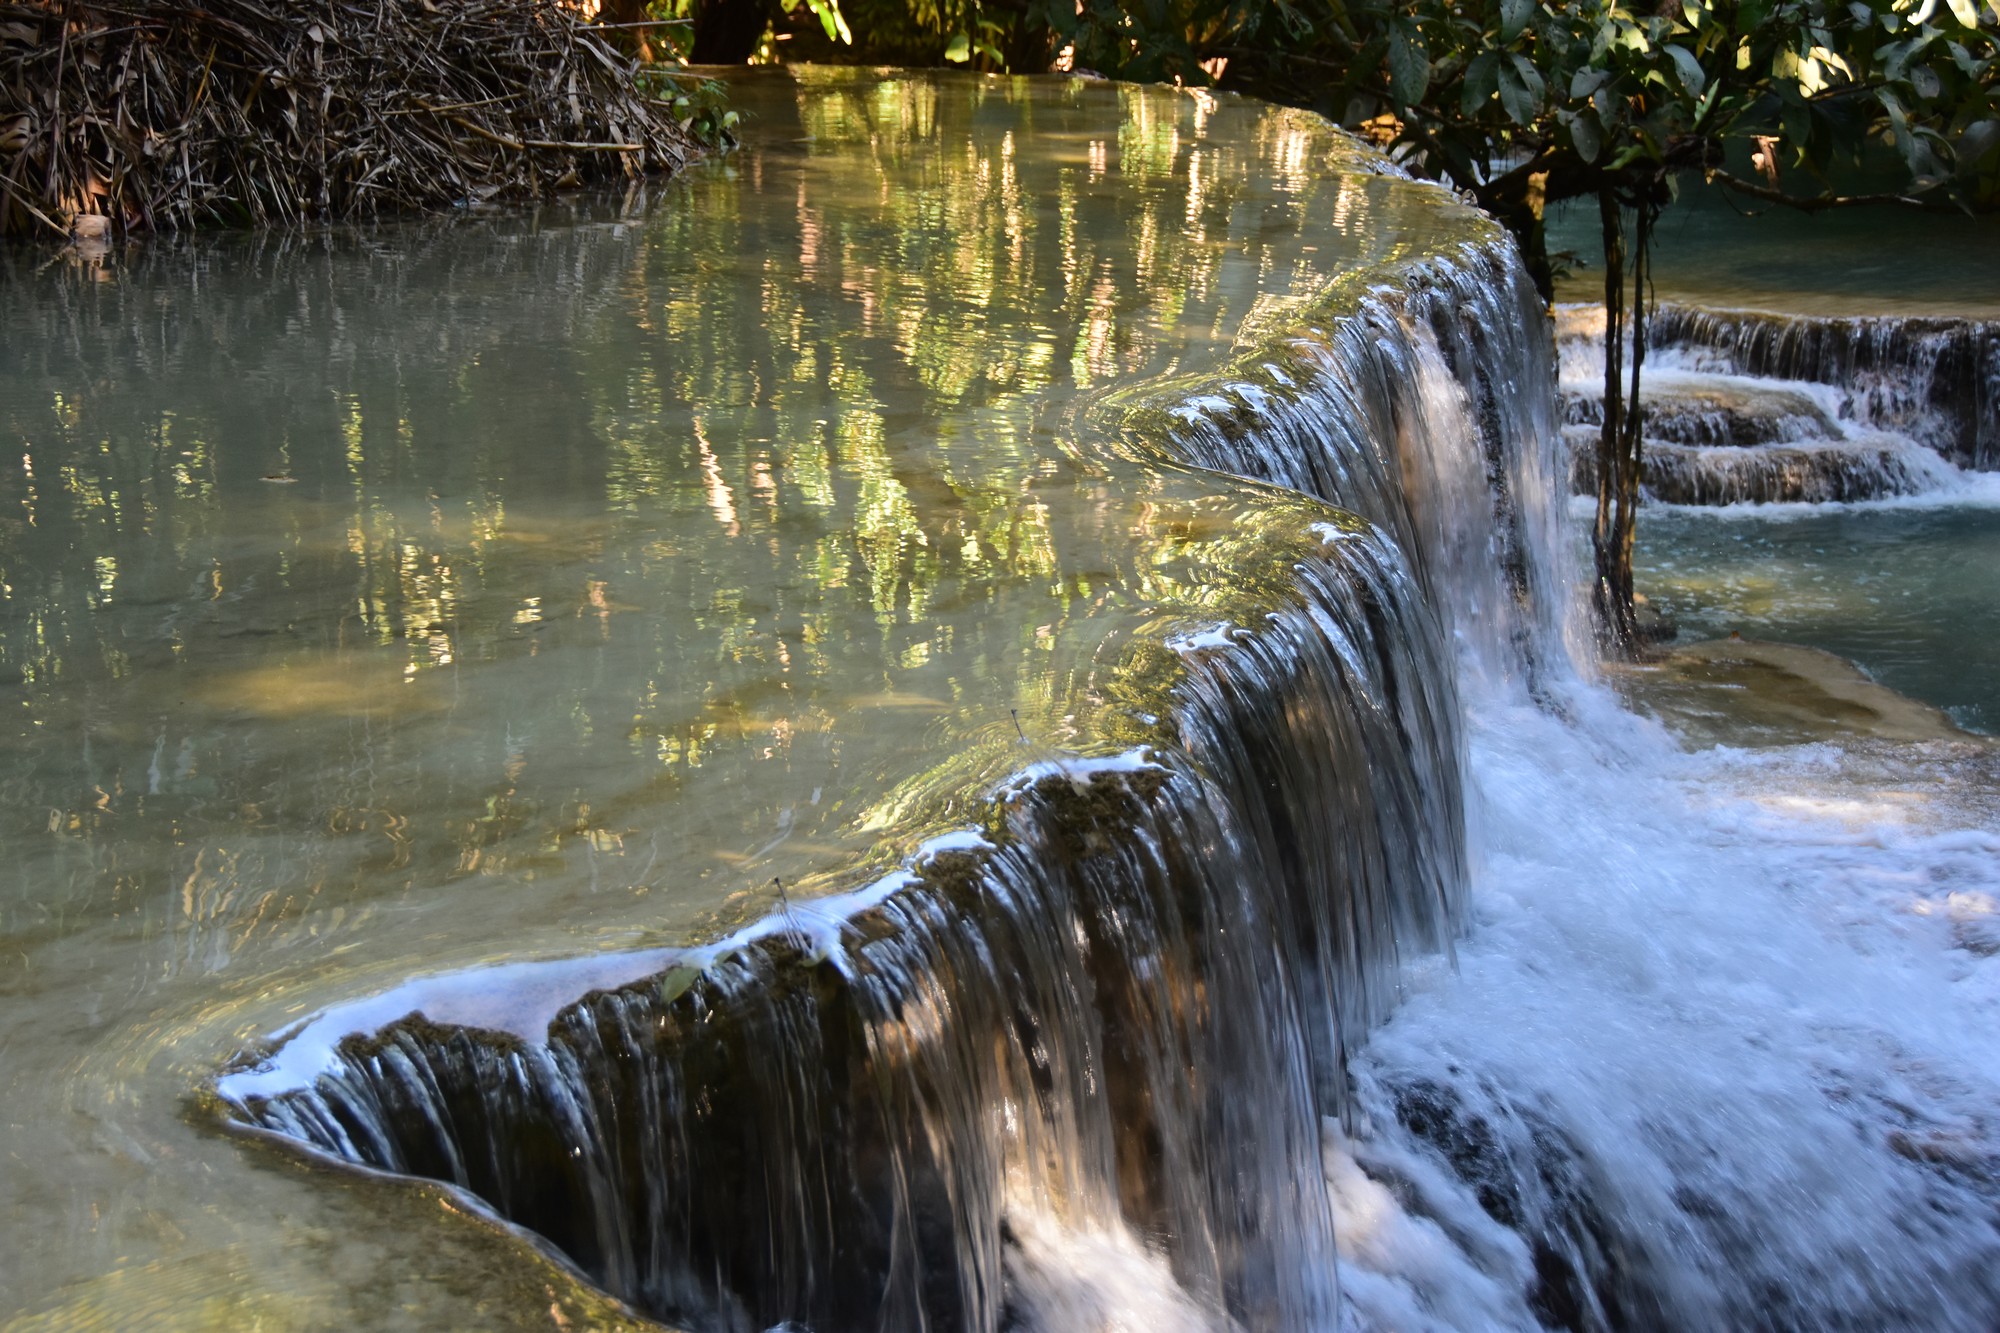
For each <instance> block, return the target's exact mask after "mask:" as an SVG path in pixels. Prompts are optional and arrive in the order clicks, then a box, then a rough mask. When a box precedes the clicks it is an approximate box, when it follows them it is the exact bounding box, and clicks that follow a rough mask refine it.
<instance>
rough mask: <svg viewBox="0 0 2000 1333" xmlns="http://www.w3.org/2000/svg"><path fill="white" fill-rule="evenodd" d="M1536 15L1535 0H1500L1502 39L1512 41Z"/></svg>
mask: <svg viewBox="0 0 2000 1333" xmlns="http://www.w3.org/2000/svg"><path fill="white" fill-rule="evenodd" d="M1534 16H1535V0H1500V40H1501V41H1502V42H1503V43H1505V42H1511V41H1513V40H1514V39H1515V38H1516V37H1519V36H1520V35H1521V30H1522V29H1524V28H1526V27H1527V26H1528V20H1529V19H1531V18H1533V17H1534Z"/></svg>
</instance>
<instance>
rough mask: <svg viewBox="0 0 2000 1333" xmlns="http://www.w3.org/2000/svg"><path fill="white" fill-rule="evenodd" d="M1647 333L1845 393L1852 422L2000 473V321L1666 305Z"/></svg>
mask: <svg viewBox="0 0 2000 1333" xmlns="http://www.w3.org/2000/svg"><path fill="white" fill-rule="evenodd" d="M1647 335H1648V337H1649V339H1650V340H1651V343H1652V345H1653V347H1655V348H1656V349H1658V350H1661V351H1669V350H1673V351H1680V352H1683V353H1684V354H1687V355H1689V356H1690V357H1692V358H1693V359H1694V360H1696V361H1697V362H1698V363H1699V364H1702V365H1703V366H1706V367H1709V368H1714V369H1722V370H1727V371H1729V372H1731V373H1734V374H1739V375H1754V376H1759V377H1763V378H1769V379H1784V380H1802V381H1807V382H1810V383H1814V384H1825V385H1833V386H1837V387H1838V389H1839V394H1840V415H1841V416H1842V417H1846V418H1852V419H1853V420H1856V421H1859V422H1862V423H1864V424H1866V425H1869V426H1873V427H1875V428H1876V429H1880V430H1893V431H1897V432H1899V433H1902V434H1907V435H1909V436H1911V437H1912V438H1914V439H1916V440H1917V441H1918V442H1920V443H1922V444H1924V445H1925V446H1926V447H1928V448H1931V449H1933V450H1935V451H1936V452H1938V453H1939V454H1941V455H1943V456H1944V457H1946V458H1948V459H1950V460H1951V461H1953V462H1955V463H1957V464H1958V465H1959V466H1961V467H1965V468H1971V469H1977V470H1980V471H1990V470H1992V469H1994V468H2000V322H1995V321H1992V320H1969V319H1952V318H1928V317H1909V316H1857V317H1848V318H1838V317H1832V318H1829V317H1812V316H1793V315H1768V314H1759V313H1753V312H1745V311H1710V310H1701V309H1697V308H1695V307H1691V306H1681V305H1675V304H1672V303H1663V304H1661V305H1660V306H1659V307H1658V309H1656V310H1655V311H1654V312H1653V313H1652V315H1651V316H1650V317H1649V319H1648V321H1647Z"/></svg>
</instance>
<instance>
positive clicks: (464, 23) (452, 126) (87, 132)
mask: <svg viewBox="0 0 2000 1333" xmlns="http://www.w3.org/2000/svg"><path fill="white" fill-rule="evenodd" d="M697 151H699V150H698V149H697V147H696V145H695V143H694V141H693V139H692V138H691V136H689V135H688V134H687V133H686V132H685V131H684V130H683V128H682V127H681V124H680V122H679V120H678V119H676V118H675V117H674V116H673V115H672V114H671V108H670V107H669V106H668V105H667V104H666V103H664V102H661V101H659V100H657V99H654V98H651V97H648V96H646V95H645V94H644V93H643V92H642V91H641V90H640V89H639V88H638V87H637V86H636V85H635V83H634V80H633V77H632V66H631V65H630V64H629V63H628V62H627V61H626V60H625V59H624V58H623V57H622V56H620V55H619V54H618V53H617V52H615V51H614V50H612V48H611V47H610V46H609V45H607V44H606V42H605V40H604V39H603V37H602V36H601V35H600V34H599V33H598V32H596V31H594V30H593V29H592V28H591V27H590V25H589V24H588V23H586V22H584V21H583V20H582V19H581V18H579V17H578V15H577V14H576V12H575V11H574V10H572V9H570V8H567V7H565V6H563V5H561V4H559V3H556V0H352V2H351V3H343V2H342V0H263V2H262V3H260V2H259V0H200V2H199V3H190V2H188V0H178V2H177V0H124V3H120V2H119V0H0V235H7V234H13V233H19V232H26V231H31V230H42V231H44V232H48V231H51V230H53V231H56V232H66V231H68V230H70V228H71V227H72V226H73V225H76V223H77V220H78V219H80V218H81V219H83V220H84V221H85V223H86V224H89V225H94V226H95V227H96V228H98V229H102V228H104V227H105V226H107V225H110V226H115V227H122V228H126V229H155V230H161V229H170V228H182V227H191V226H197V225H202V224H206V223H224V224H233V225H245V224H248V225H269V224H283V223H294V222H299V221H302V220H307V219H329V218H349V217H354V216H364V215H369V214H375V213H381V212H388V211H395V210H406V209H422V208H437V207H442V206H448V205H451V204H456V203H460V202H463V201H482V200H487V199H494V198H535V197H539V196H541V195H543V194H546V193H547V192H549V191H552V190H558V189H563V188H567V187H570V186H575V185H582V184H587V183H590V182H593V181H602V180H606V179H610V178H616V177H618V176H620V175H639V174H649V173H657V172H671V171H674V170H676V169H678V168H679V167H681V166H682V165H683V164H684V163H686V162H687V160H688V159H689V158H690V157H691V156H693V155H694V154H695V153H696V152H697ZM99 216H102V217H107V218H108V219H109V223H108V224H106V223H101V222H94V219H95V218H96V217H99Z"/></svg>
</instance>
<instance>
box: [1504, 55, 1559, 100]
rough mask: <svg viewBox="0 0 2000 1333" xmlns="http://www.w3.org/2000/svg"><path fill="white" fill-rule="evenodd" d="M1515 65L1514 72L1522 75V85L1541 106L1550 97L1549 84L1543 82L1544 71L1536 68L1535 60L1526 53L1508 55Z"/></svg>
mask: <svg viewBox="0 0 2000 1333" xmlns="http://www.w3.org/2000/svg"><path fill="white" fill-rule="evenodd" d="M1507 59H1508V60H1509V61H1510V62H1512V64H1513V66H1514V72H1515V73H1516V74H1518V75H1520V76H1521V86H1522V87H1523V88H1525V89H1527V92H1528V96H1529V97H1530V98H1531V99H1532V100H1533V101H1534V103H1535V105H1536V106H1537V107H1538V108H1539V107H1540V106H1541V104H1542V102H1543V101H1544V100H1545V99H1546V98H1547V97H1548V92H1549V86H1548V85H1547V84H1546V83H1543V82H1542V72H1541V71H1540V70H1538V69H1536V68H1535V62H1534V61H1532V60H1530V59H1528V58H1527V57H1526V56H1524V55H1512V56H1509V57H1507Z"/></svg>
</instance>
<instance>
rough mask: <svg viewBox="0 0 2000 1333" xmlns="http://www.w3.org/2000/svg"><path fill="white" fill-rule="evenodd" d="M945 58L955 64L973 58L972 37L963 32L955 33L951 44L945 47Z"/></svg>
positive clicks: (960, 63)
mask: <svg viewBox="0 0 2000 1333" xmlns="http://www.w3.org/2000/svg"><path fill="white" fill-rule="evenodd" d="M944 58H945V59H946V60H949V61H951V62H952V63H953V64H955V65H963V64H964V63H965V62H966V61H968V60H970V59H972V39H971V38H970V37H968V36H966V35H965V34H964V33H962V32H961V33H958V34H956V35H954V36H953V37H952V39H951V45H949V46H947V47H945V49H944Z"/></svg>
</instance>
